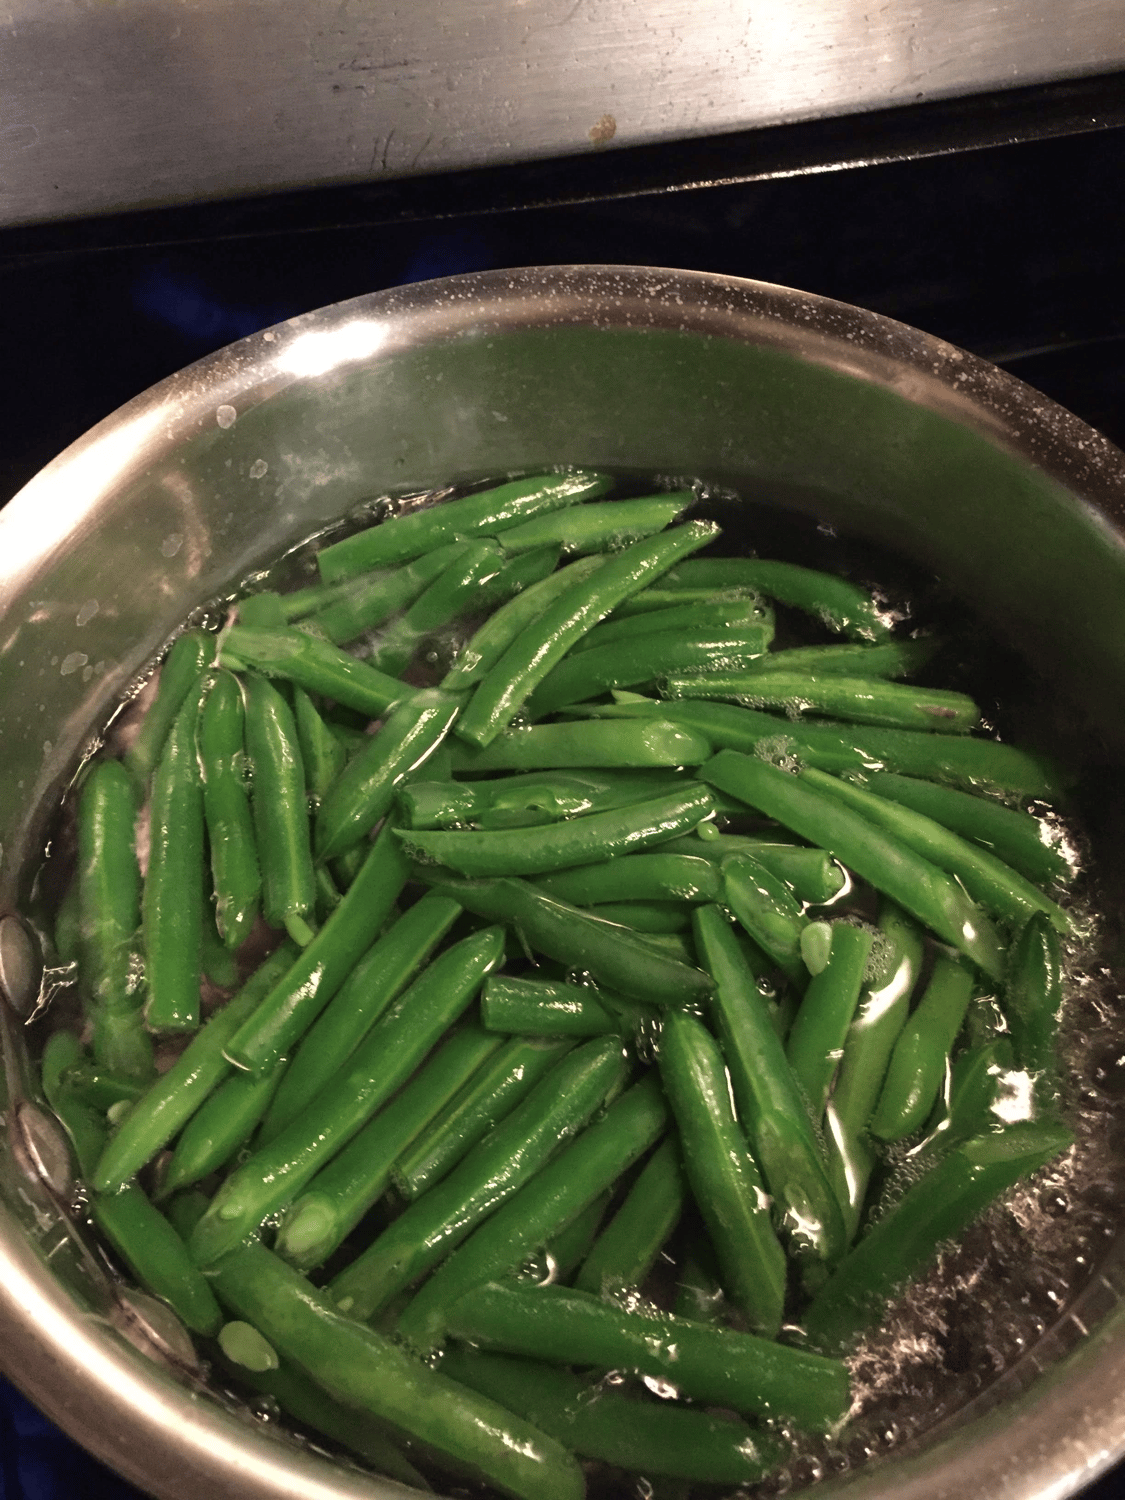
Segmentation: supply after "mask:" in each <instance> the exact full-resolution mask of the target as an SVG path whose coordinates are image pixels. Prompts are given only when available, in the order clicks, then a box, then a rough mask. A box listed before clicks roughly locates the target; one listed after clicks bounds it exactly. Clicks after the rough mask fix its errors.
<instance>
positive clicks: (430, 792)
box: [398, 747, 685, 829]
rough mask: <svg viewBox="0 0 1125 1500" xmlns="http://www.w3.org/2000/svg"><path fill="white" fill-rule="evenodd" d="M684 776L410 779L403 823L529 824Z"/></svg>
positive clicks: (651, 792) (403, 797) (402, 798)
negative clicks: (435, 780) (487, 779)
mask: <svg viewBox="0 0 1125 1500" xmlns="http://www.w3.org/2000/svg"><path fill="white" fill-rule="evenodd" d="M489 753H491V747H490V750H489ZM451 755H452V752H451ZM427 769H428V768H427ZM684 780H685V778H684V776H683V775H682V774H681V773H680V772H679V771H675V770H671V769H667V768H659V767H658V768H657V769H656V770H649V771H645V770H638V771H615V770H584V771H558V772H550V771H528V772H526V773H524V774H523V775H515V776H503V777H496V778H495V779H493V780H491V781H476V782H472V783H468V784H466V783H465V782H453V781H446V782H443V783H440V784H439V783H437V782H434V781H429V780H427V781H412V782H411V783H409V784H408V785H407V786H405V787H403V788H402V789H401V791H400V792H399V799H398V800H399V807H400V810H401V812H402V819H401V826H402V827H405V828H446V827H458V826H464V825H466V824H471V825H472V826H473V827H474V828H485V829H496V828H533V827H537V826H538V825H540V824H542V823H554V822H557V821H558V820H559V819H560V818H575V817H579V816H580V815H581V814H583V813H591V812H607V811H609V809H610V808H614V807H627V806H629V805H630V804H631V803H634V802H644V801H646V800H647V799H648V798H650V797H655V796H659V795H662V794H663V793H665V792H670V791H674V790H675V789H676V788H677V787H679V788H682V787H683V784H684Z"/></svg>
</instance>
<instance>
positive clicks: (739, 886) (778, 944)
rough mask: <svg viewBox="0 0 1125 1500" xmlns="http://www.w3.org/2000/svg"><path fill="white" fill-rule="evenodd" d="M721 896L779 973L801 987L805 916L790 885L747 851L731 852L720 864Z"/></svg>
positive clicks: (804, 979) (805, 979)
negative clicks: (802, 934)
mask: <svg viewBox="0 0 1125 1500" xmlns="http://www.w3.org/2000/svg"><path fill="white" fill-rule="evenodd" d="M721 872H722V887H723V900H724V901H725V902H726V904H727V905H728V906H729V907H730V909H731V911H733V912H734V914H735V916H736V917H737V918H738V920H739V922H740V923H741V925H742V927H743V928H744V930H745V931H746V932H747V933H748V934H749V936H750V937H752V938H753V939H754V941H755V942H756V943H757V945H758V947H759V948H761V950H762V952H763V953H765V954H767V955H768V957H769V958H770V959H772V961H773V962H774V963H775V964H776V965H777V966H778V968H779V969H780V970H781V971H782V973H783V974H784V975H785V976H786V978H787V979H789V980H790V981H791V982H792V983H793V984H795V985H796V986H797V987H798V989H803V988H804V986H805V984H806V983H807V982H808V971H807V969H806V968H805V964H804V960H803V959H802V957H801V933H802V932H803V930H804V929H805V927H806V926H807V925H808V918H807V917H806V916H805V914H804V912H803V911H802V910H801V906H800V903H799V902H798V901H797V900H796V898H795V897H794V896H793V895H792V893H791V892H790V890H789V887H788V886H787V885H786V884H785V883H784V882H783V881H781V880H778V878H777V876H776V875H773V874H771V873H770V871H769V870H768V869H767V868H766V867H765V865H763V864H761V863H760V862H759V861H758V860H757V859H755V858H754V857H753V855H750V854H733V855H731V857H730V858H729V859H726V860H724V861H723V864H722V866H721Z"/></svg>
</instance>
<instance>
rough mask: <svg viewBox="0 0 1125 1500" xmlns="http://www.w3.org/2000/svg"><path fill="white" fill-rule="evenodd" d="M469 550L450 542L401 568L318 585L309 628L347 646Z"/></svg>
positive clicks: (462, 543) (395, 611)
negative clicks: (318, 595)
mask: <svg viewBox="0 0 1125 1500" xmlns="http://www.w3.org/2000/svg"><path fill="white" fill-rule="evenodd" d="M470 546H471V543H470V542H467V541H457V542H450V543H449V544H448V545H447V546H445V547H437V548H435V549H434V551H433V552H427V553H426V555H425V556H424V557H418V558H415V560H414V561H413V562H412V563H408V564H407V566H406V567H404V568H380V569H377V570H376V571H375V572H372V573H362V574H360V575H359V577H357V578H353V579H347V580H345V581H344V582H343V583H341V584H325V585H322V591H323V594H324V603H323V606H322V607H320V608H318V609H316V610H315V612H311V613H312V615H313V618H312V624H313V625H315V626H316V628H317V630H319V631H322V632H323V634H324V636H325V638H326V639H327V640H330V641H332V643H333V644H334V645H337V646H344V645H347V643H348V642H349V641H354V640H355V638H356V636H359V635H363V633H364V632H365V631H367V630H372V629H374V627H375V626H376V625H381V624H382V623H383V621H384V620H389V619H390V618H391V617H392V616H393V615H397V614H398V612H399V610H402V609H408V608H409V607H410V605H412V604H413V603H414V601H415V599H417V598H418V596H419V594H421V593H422V591H423V590H424V589H425V588H426V587H427V586H428V585H429V584H431V583H432V582H433V581H434V579H435V578H436V577H437V576H438V574H439V573H444V572H445V570H446V568H448V567H451V566H452V565H453V563H455V562H456V561H457V559H458V558H459V557H463V556H464V554H465V553H466V552H467V551H468V550H469V547H470ZM310 592H313V591H310ZM290 597H292V596H290Z"/></svg>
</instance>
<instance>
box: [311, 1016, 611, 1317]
mask: <svg viewBox="0 0 1125 1500" xmlns="http://www.w3.org/2000/svg"><path fill="white" fill-rule="evenodd" d="M628 1066H629V1065H628V1062H627V1060H626V1057H625V1054H624V1052H623V1050H622V1047H621V1043H620V1041H619V1040H617V1039H616V1038H614V1037H604V1038H602V1037H599V1038H595V1039H594V1040H593V1041H589V1042H587V1043H586V1044H585V1045H584V1046H582V1047H579V1048H576V1049H575V1051H573V1052H570V1053H568V1054H567V1055H566V1056H565V1057H563V1059H562V1060H561V1062H558V1063H556V1064H555V1066H554V1068H552V1070H551V1071H550V1073H548V1074H547V1075H546V1076H545V1077H544V1078H542V1079H541V1080H540V1081H539V1083H538V1084H536V1086H535V1088H533V1089H532V1091H531V1093H530V1094H528V1095H527V1097H526V1098H525V1099H524V1100H523V1101H522V1102H521V1103H520V1104H519V1105H517V1107H516V1108H515V1109H514V1110H513V1111H512V1113H511V1114H510V1115H508V1116H506V1118H505V1119H503V1120H502V1121H500V1123H499V1124H498V1125H496V1126H494V1127H493V1129H492V1130H491V1131H490V1132H489V1133H488V1135H486V1136H485V1137H484V1138H483V1139H482V1140H481V1141H479V1142H478V1144H477V1145H476V1146H474V1147H473V1149H472V1150H471V1151H470V1152H469V1153H468V1155H467V1156H465V1157H464V1158H463V1159H462V1160H461V1162H460V1163H459V1164H458V1165H457V1166H456V1167H455V1168H454V1169H453V1171H452V1172H451V1173H450V1174H449V1175H448V1176H447V1177H445V1178H444V1179H443V1180H442V1181H441V1182H440V1183H438V1184H437V1185H436V1186H435V1187H432V1188H431V1189H430V1191H429V1192H428V1193H426V1194H424V1195H423V1196H422V1197H421V1198H417V1199H415V1201H414V1202H413V1203H412V1204H411V1205H410V1207H409V1208H407V1209H406V1210H405V1212H404V1213H403V1214H401V1215H400V1217H399V1218H397V1219H396V1220H395V1221H394V1222H393V1223H392V1224H391V1225H390V1226H389V1227H388V1228H387V1229H385V1230H384V1231H383V1233H382V1234H381V1235H380V1236H379V1238H378V1239H377V1240H376V1241H375V1243H374V1244H373V1245H371V1246H370V1247H369V1248H368V1249H367V1250H365V1251H364V1253H363V1254H362V1255H361V1256H359V1258H358V1259H357V1260H354V1261H353V1262H352V1263H351V1265H350V1266H347V1267H346V1268H345V1269H344V1270H343V1271H341V1272H340V1273H339V1275H338V1276H336V1277H335V1278H334V1279H333V1280H332V1281H331V1282H330V1283H329V1288H328V1290H329V1293H330V1295H331V1296H332V1297H333V1299H334V1300H335V1302H336V1304H337V1306H339V1307H340V1308H342V1309H343V1310H344V1311H345V1312H347V1313H348V1314H349V1315H350V1316H351V1317H354V1318H358V1319H360V1320H361V1321H366V1320H367V1319H368V1318H370V1317H372V1316H373V1315H374V1314H375V1313H377V1312H378V1311H379V1310H380V1309H381V1308H383V1307H385V1306H386V1305H387V1303H388V1302H389V1301H390V1300H391V1299H392V1298H393V1297H394V1296H396V1295H397V1294H398V1293H399V1292H400V1291H403V1290H404V1289H405V1288H407V1287H408V1286H410V1285H411V1284H412V1283H413V1282H415V1281H417V1280H418V1278H419V1277H420V1276H423V1275H425V1273H426V1272H427V1271H431V1270H433V1268H434V1267H435V1266H436V1265H438V1264H439V1263H440V1262H441V1261H442V1260H444V1259H445V1257H446V1256H447V1255H449V1254H450V1253H451V1251H453V1250H454V1249H455V1248H456V1247H457V1246H458V1245H459V1244H460V1243H461V1242H462V1241H463V1240H464V1239H466V1238H467V1237H468V1235H469V1234H470V1233H471V1232H472V1230H473V1229H474V1228H475V1227H476V1226H477V1225H478V1224H479V1223H481V1222H482V1220H484V1219H485V1218H487V1217H488V1215H489V1214H491V1213H493V1212H494V1211H495V1210H496V1209H497V1208H498V1207H499V1206H500V1204H501V1203H503V1202H504V1201H505V1200H506V1199H509V1198H511V1197H512V1196H513V1194H514V1193H516V1192H517V1191H518V1190H519V1188H520V1187H521V1186H522V1185H523V1184H524V1183H525V1182H526V1181H527V1180H528V1178H529V1177H531V1176H532V1174H533V1173H535V1172H536V1171H538V1170H539V1169H540V1168H541V1167H543V1166H545V1165H546V1163H547V1162H548V1161H549V1160H550V1158H551V1157H552V1156H553V1155H555V1153H556V1152H557V1151H558V1149H559V1147H560V1146H561V1145H562V1144H563V1143H564V1142H565V1141H567V1140H569V1139H570V1137H571V1136H574V1135H576V1134H577V1133H578V1131H580V1130H581V1129H582V1127H583V1125H585V1124H586V1122H587V1120H589V1118H590V1116H591V1115H592V1114H593V1113H594V1111H595V1110H597V1109H599V1108H600V1107H601V1106H602V1105H603V1104H604V1103H605V1101H606V1098H607V1096H612V1095H613V1094H615V1093H617V1092H618V1091H619V1089H620V1087H621V1085H622V1084H623V1082H624V1080H625V1077H626V1074H627V1072H628Z"/></svg>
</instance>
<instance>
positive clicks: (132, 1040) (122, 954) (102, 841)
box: [74, 761, 153, 1079]
mask: <svg viewBox="0 0 1125 1500" xmlns="http://www.w3.org/2000/svg"><path fill="white" fill-rule="evenodd" d="M133 786H134V784H133V782H132V780H131V779H130V777H129V774H128V772H127V771H126V770H125V768H124V766H122V765H121V763H120V762H119V761H101V762H99V763H98V764H97V765H95V766H94V767H93V768H92V770H91V771H90V774H89V776H88V777H87V779H86V783H85V785H84V786H83V788H82V796H81V798H80V799H79V804H78V871H77V875H76V879H75V884H74V889H75V892H76V900H77V916H78V950H79V951H78V955H77V956H78V957H79V960H80V969H79V973H80V975H81V977H82V981H83V990H84V998H85V999H86V1000H87V1001H88V1006H89V1016H90V1020H91V1022H92V1025H93V1033H94V1040H93V1046H94V1056H95V1057H96V1058H97V1060H98V1062H99V1063H100V1064H101V1065H102V1066H103V1067H104V1068H106V1069H108V1070H109V1071H110V1072H111V1073H120V1074H122V1075H124V1076H125V1077H128V1078H134V1079H148V1078H150V1077H151V1076H152V1073H153V1061H152V1041H151V1039H150V1037H149V1035H148V1033H147V1032H146V1031H145V1027H144V1018H143V1014H142V1009H141V1006H142V1001H143V987H142V984H141V982H140V979H139V976H138V973H137V966H136V963H135V957H134V944H135V942H136V938H137V929H138V928H139V926H140V921H141V874H140V870H139V868H138V866H137V855H136V850H135V847H134V837H135V824H136V817H137V799H136V794H135V792H134V790H133Z"/></svg>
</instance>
